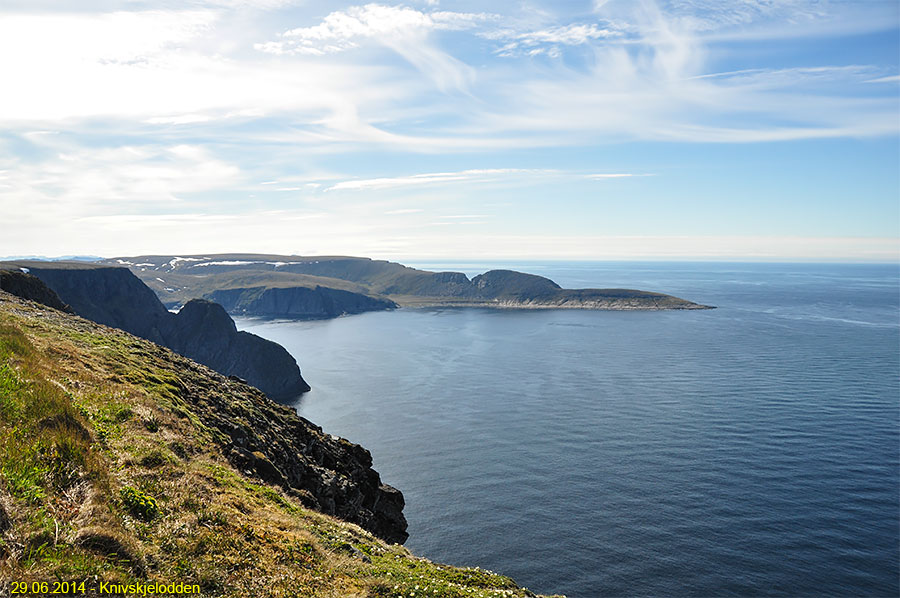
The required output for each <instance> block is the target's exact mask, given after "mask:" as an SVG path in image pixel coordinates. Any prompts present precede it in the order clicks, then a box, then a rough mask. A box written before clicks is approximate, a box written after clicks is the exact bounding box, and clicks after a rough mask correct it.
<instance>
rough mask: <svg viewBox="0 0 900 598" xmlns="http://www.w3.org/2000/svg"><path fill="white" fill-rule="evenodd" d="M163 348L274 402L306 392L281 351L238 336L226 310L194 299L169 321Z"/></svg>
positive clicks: (292, 363)
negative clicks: (171, 323)
mask: <svg viewBox="0 0 900 598" xmlns="http://www.w3.org/2000/svg"><path fill="white" fill-rule="evenodd" d="M173 320H174V323H175V324H174V326H173V327H172V330H171V331H170V332H169V333H168V335H167V340H168V346H169V348H171V349H172V350H173V351H175V352H176V353H180V354H182V355H185V356H187V357H190V358H191V359H193V360H195V361H199V362H200V363H202V364H204V365H207V366H209V367H212V368H213V369H215V370H216V371H219V372H221V373H227V374H228V375H230V376H237V377H238V378H241V379H243V380H246V381H247V382H249V383H250V384H252V385H253V386H255V387H257V388H259V389H260V390H262V391H263V392H265V393H266V394H267V395H269V396H270V397H272V398H274V399H288V398H292V397H296V396H297V395H299V394H301V393H304V392H306V391H308V390H309V385H308V384H307V383H306V381H304V380H303V378H302V377H301V376H300V368H299V367H297V362H296V361H295V360H294V358H293V357H291V355H290V353H288V352H287V351H286V350H285V349H284V347H282V346H281V345H279V344H277V343H273V342H272V341H269V340H266V339H264V338H261V337H258V336H256V335H255V334H250V333H249V332H238V330H237V328H236V327H235V325H234V321H233V320H232V319H231V317H230V316H229V315H228V313H227V312H226V311H225V309H224V308H223V307H222V306H221V305H219V304H217V303H213V302H211V301H205V300H203V299H193V300H191V301H189V302H188V303H187V305H185V306H184V307H183V308H181V311H179V312H178V314H176V315H175V316H174V317H173Z"/></svg>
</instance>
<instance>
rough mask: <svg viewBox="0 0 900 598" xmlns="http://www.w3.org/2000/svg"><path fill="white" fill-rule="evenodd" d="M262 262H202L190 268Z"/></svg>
mask: <svg viewBox="0 0 900 598" xmlns="http://www.w3.org/2000/svg"><path fill="white" fill-rule="evenodd" d="M262 263H263V262H242V261H237V260H235V261H224V262H204V263H202V264H194V265H193V266H191V268H199V267H200V266H246V265H248V264H262Z"/></svg>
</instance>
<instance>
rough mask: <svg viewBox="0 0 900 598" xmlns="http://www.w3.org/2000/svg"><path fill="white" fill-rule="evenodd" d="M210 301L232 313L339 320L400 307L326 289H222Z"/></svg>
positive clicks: (391, 303)
mask: <svg viewBox="0 0 900 598" xmlns="http://www.w3.org/2000/svg"><path fill="white" fill-rule="evenodd" d="M209 298H210V299H212V300H213V301H215V302H216V303H219V304H221V305H222V306H223V307H224V308H225V309H226V310H227V311H229V312H231V313H245V314H253V315H257V316H272V317H283V318H301V319H324V318H336V317H338V316H342V315H345V314H359V313H363V312H367V311H375V310H381V309H393V308H395V307H397V304H396V303H394V302H393V301H390V300H387V299H380V298H376V297H369V296H368V295H362V294H360V293H351V292H350V291H343V290H340V289H332V288H328V287H323V286H317V287H315V288H308V287H289V288H263V287H252V288H239V289H222V290H218V291H214V292H213V293H212V294H210V295H209Z"/></svg>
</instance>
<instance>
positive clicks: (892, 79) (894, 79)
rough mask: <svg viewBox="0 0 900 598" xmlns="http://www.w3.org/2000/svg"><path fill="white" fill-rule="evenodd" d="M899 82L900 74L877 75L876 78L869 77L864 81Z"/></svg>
mask: <svg viewBox="0 0 900 598" xmlns="http://www.w3.org/2000/svg"><path fill="white" fill-rule="evenodd" d="M897 82H900V75H889V76H887V77H878V78H877V79H869V80H868V81H866V83H897Z"/></svg>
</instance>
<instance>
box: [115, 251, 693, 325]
mask: <svg viewBox="0 0 900 598" xmlns="http://www.w3.org/2000/svg"><path fill="white" fill-rule="evenodd" d="M102 263H103V264H106V265H110V266H119V267H127V268H129V269H131V271H132V272H133V273H134V274H135V275H136V276H137V277H138V278H140V279H141V280H143V281H144V283H145V284H147V286H149V287H150V288H151V289H153V291H154V292H155V293H156V294H157V296H158V297H159V298H160V300H161V301H162V302H163V303H164V304H165V305H166V306H167V307H169V308H170V309H174V308H178V307H180V306H182V305H184V304H185V303H187V302H188V301H190V300H191V299H194V298H202V299H208V300H210V301H215V302H217V303H219V304H221V305H222V306H223V307H225V309H226V310H227V311H228V312H229V313H231V314H241V315H254V316H269V317H289V318H305V319H313V318H331V317H336V316H340V315H344V314H354V313H361V312H364V311H373V310H383V309H394V308H397V307H423V306H429V307H431V306H438V307H447V306H453V307H491V308H521V309H601V310H662V309H666V310H671V309H676V310H684V309H710V306H706V305H700V304H697V303H694V302H692V301H688V300H685V299H680V298H678V297H673V296H671V295H666V294H663V293H657V292H650V291H640V290H633V289H617V288H609V289H564V288H562V287H560V286H559V285H558V284H556V283H555V282H553V281H552V280H550V279H549V278H545V277H543V276H536V275H534V274H526V273H522V272H516V271H513V270H491V271H489V272H485V273H484V274H480V275H478V276H475V277H473V278H471V279H470V278H469V277H468V276H466V275H465V274H463V273H462V272H429V271H427V270H418V269H416V268H411V267H409V266H404V265H403V264H399V263H396V262H389V261H384V260H373V259H369V258H361V257H346V256H314V257H302V256H285V255H266V254H204V255H187V256H183V255H177V256H176V255H143V256H137V257H119V258H113V259H109V260H104V261H103V262H102Z"/></svg>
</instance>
